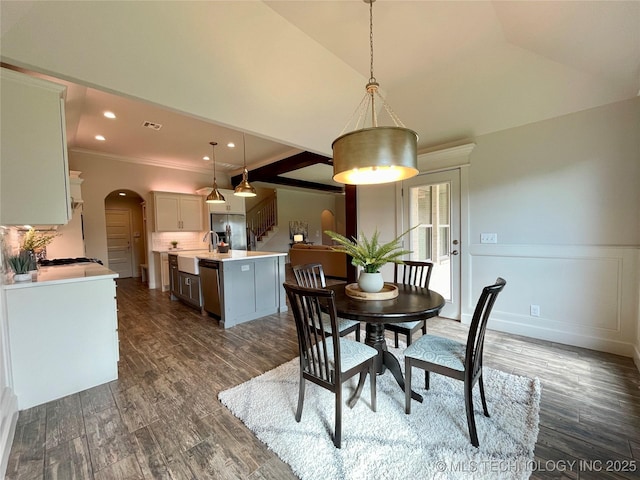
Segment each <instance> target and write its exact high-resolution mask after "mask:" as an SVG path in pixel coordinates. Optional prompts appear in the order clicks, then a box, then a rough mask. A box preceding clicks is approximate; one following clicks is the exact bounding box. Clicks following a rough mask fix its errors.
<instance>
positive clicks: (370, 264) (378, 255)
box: [324, 229, 411, 293]
mask: <svg viewBox="0 0 640 480" xmlns="http://www.w3.org/2000/svg"><path fill="white" fill-rule="evenodd" d="M410 230H411V229H409V230H407V231H406V232H404V233H402V234H401V235H399V236H397V237H396V238H394V239H393V240H391V241H390V242H387V243H384V244H382V245H381V244H380V242H379V240H378V237H379V233H378V230H377V229H376V230H375V232H374V233H373V236H372V237H371V239H368V238H367V237H366V236H365V235H364V234H362V233H361V234H360V237H361V238H360V239H359V240H358V239H355V238H354V239H353V240H350V239H348V238H347V237H345V236H343V235H340V234H339V233H336V232H332V231H331V230H326V231H325V232H324V233H326V234H327V235H328V236H329V237H330V238H331V239H332V240H333V241H335V242H336V243H338V244H339V246H338V247H334V248H333V250H335V251H338V252H344V253H346V254H347V255H349V256H350V257H351V264H352V265H354V266H356V267H362V269H363V271H362V272H361V273H360V276H359V277H358V286H359V287H360V290H362V291H363V292H369V293H375V292H379V291H380V290H382V288H383V287H384V280H383V279H382V274H381V273H380V267H382V266H383V265H384V264H386V263H390V262H391V263H402V259H401V257H402V256H403V255H407V254H409V253H411V250H405V249H403V248H402V244H401V243H400V240H401V239H402V237H403V236H404V235H406V234H407V233H408V232H409V231H410Z"/></svg>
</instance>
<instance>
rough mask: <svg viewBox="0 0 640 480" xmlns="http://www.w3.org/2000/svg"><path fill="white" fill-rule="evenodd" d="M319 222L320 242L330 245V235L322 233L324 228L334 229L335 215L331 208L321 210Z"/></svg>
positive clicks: (333, 230)
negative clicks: (320, 230) (320, 229)
mask: <svg viewBox="0 0 640 480" xmlns="http://www.w3.org/2000/svg"><path fill="white" fill-rule="evenodd" d="M320 224H321V225H322V244H323V245H331V244H332V243H333V242H332V240H331V237H329V235H327V234H326V233H324V232H325V231H326V230H331V231H332V232H335V231H336V216H335V215H334V213H333V212H332V211H331V210H323V211H322V213H321V214H320Z"/></svg>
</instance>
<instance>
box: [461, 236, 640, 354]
mask: <svg viewBox="0 0 640 480" xmlns="http://www.w3.org/2000/svg"><path fill="white" fill-rule="evenodd" d="M636 251H637V249H636V248H633V247H582V246H522V245H517V246H512V245H481V244H475V245H472V246H471V247H470V248H469V250H468V255H469V259H468V260H469V263H468V264H469V270H470V271H469V272H468V273H469V274H468V275H463V279H465V280H463V282H464V283H463V292H464V298H463V315H462V322H463V323H468V322H469V321H470V320H471V315H472V314H473V308H474V306H475V302H476V300H477V297H478V295H479V294H480V291H481V290H482V287H483V286H484V285H488V284H489V283H491V282H493V281H494V280H495V278H496V277H497V276H502V277H504V278H505V279H506V280H507V287H506V288H505V291H504V292H503V294H502V295H501V296H500V298H499V301H498V303H497V304H496V307H495V308H494V310H493V314H492V318H491V321H490V323H489V328H493V329H496V330H501V331H505V332H511V333H517V334H521V335H526V336H530V337H534V338H540V339H544V340H551V341H555V342H559V343H566V344H569V345H576V346H581V347H586V348H593V349H596V350H602V351H606V352H611V353H617V354H620V355H625V356H634V352H635V347H636V346H635V340H636V338H637V334H638V332H637V328H638V326H637V323H638V312H637V308H638V307H637V305H638V289H637V285H638V280H637V279H638V273H637V269H638V265H637V261H636V255H637V253H636ZM531 305H537V306H539V308H540V315H539V316H533V315H531Z"/></svg>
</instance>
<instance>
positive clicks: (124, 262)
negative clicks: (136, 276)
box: [105, 208, 133, 278]
mask: <svg viewBox="0 0 640 480" xmlns="http://www.w3.org/2000/svg"><path fill="white" fill-rule="evenodd" d="M105 215H106V223H107V252H108V256H109V259H108V261H109V268H110V269H111V270H113V271H114V272H116V273H118V274H119V275H120V278H129V277H132V276H133V252H132V249H131V212H130V211H129V210H127V209H120V208H109V209H106V210H105Z"/></svg>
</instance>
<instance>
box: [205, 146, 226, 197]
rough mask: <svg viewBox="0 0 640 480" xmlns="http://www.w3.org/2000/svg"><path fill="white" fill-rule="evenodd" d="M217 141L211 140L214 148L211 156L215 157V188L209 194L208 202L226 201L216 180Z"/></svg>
mask: <svg viewBox="0 0 640 480" xmlns="http://www.w3.org/2000/svg"><path fill="white" fill-rule="evenodd" d="M217 144H218V143H217V142H209V145H211V148H212V150H213V154H212V155H211V158H212V159H213V190H212V191H211V193H210V194H209V195H207V199H206V200H205V202H206V203H225V200H224V197H223V196H222V194H221V193H220V192H219V191H218V183H217V182H216V145H217Z"/></svg>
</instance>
